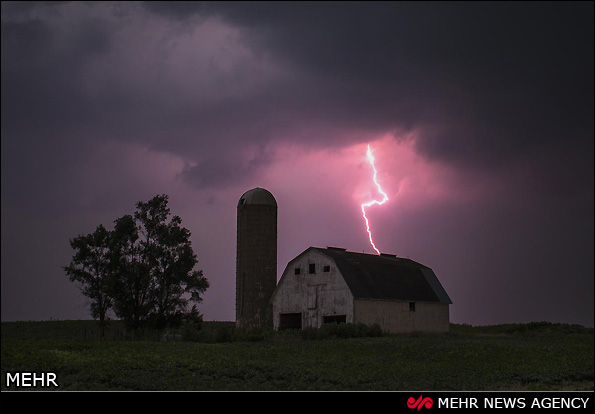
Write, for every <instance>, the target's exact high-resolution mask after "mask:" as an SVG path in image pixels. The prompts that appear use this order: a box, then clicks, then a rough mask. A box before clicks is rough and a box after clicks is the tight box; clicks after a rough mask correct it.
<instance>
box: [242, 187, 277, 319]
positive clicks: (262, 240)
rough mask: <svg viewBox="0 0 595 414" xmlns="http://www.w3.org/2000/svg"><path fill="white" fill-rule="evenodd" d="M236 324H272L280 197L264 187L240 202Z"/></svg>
mask: <svg viewBox="0 0 595 414" xmlns="http://www.w3.org/2000/svg"><path fill="white" fill-rule="evenodd" d="M237 214H238V217H237V220H238V222H237V250H236V326H237V327H239V328H249V327H255V326H272V325H273V319H272V310H271V308H270V304H269V302H270V299H271V296H272V294H273V291H274V290H275V287H276V285H277V201H276V200H275V197H273V195H272V194H271V193H270V192H269V191H267V190H265V189H264V188H254V189H252V190H249V191H246V192H245V193H244V194H243V195H242V197H240V200H239V202H238V213H237Z"/></svg>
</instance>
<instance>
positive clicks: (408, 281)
mask: <svg viewBox="0 0 595 414" xmlns="http://www.w3.org/2000/svg"><path fill="white" fill-rule="evenodd" d="M310 249H313V250H316V251H318V252H320V253H322V254H323V255H325V256H328V257H330V258H332V259H333V260H334V261H335V263H336V264H337V267H338V269H339V271H340V272H341V274H342V275H343V278H344V279H345V282H346V283H347V285H348V286H349V289H350V290H351V293H352V294H353V296H354V297H355V298H356V299H380V300H405V301H419V302H440V303H448V304H450V303H452V301H451V300H450V298H449V297H448V294H447V293H446V291H445V290H444V288H443V287H442V285H441V284H440V281H439V280H438V278H437V277H436V275H435V274H434V272H433V271H432V269H430V268H429V267H427V266H424V265H422V264H420V263H417V262H414V261H413V260H410V259H404V258H401V257H396V256H395V255H384V254H383V255H376V254H365V253H355V252H348V251H347V250H345V249H341V248H336V247H329V248H326V249H323V248H319V247H310V248H309V249H307V250H306V251H308V250H310ZM304 253H305V252H304Z"/></svg>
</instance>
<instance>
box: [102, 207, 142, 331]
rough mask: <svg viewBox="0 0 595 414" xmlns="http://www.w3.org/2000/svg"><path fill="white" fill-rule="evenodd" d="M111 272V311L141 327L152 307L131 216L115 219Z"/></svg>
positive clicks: (134, 225)
mask: <svg viewBox="0 0 595 414" xmlns="http://www.w3.org/2000/svg"><path fill="white" fill-rule="evenodd" d="M110 256H111V263H112V272H111V276H110V284H109V287H110V289H109V291H110V292H111V294H112V296H113V299H114V312H115V314H116V316H118V317H119V318H121V319H123V320H124V321H125V322H126V324H127V325H128V326H129V327H131V328H133V329H134V330H136V329H138V328H140V327H142V326H143V325H144V323H145V322H146V320H147V318H148V317H149V315H150V313H151V309H152V308H153V303H152V302H153V299H152V292H151V291H152V286H151V275H150V272H149V266H148V264H147V263H146V261H145V259H144V257H143V256H144V253H143V251H142V249H141V246H140V244H139V233H138V229H137V227H136V222H135V221H134V218H133V217H132V216H131V215H125V216H123V217H120V218H119V219H117V220H116V221H115V227H114V231H113V234H112V241H111V252H110Z"/></svg>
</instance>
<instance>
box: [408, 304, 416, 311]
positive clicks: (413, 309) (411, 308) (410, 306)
mask: <svg viewBox="0 0 595 414" xmlns="http://www.w3.org/2000/svg"><path fill="white" fill-rule="evenodd" d="M409 311H411V312H415V302H409Z"/></svg>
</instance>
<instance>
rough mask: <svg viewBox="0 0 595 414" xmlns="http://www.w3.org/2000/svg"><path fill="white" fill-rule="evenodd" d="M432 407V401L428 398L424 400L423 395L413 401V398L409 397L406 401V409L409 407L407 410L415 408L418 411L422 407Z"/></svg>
mask: <svg viewBox="0 0 595 414" xmlns="http://www.w3.org/2000/svg"><path fill="white" fill-rule="evenodd" d="M432 405H434V401H432V399H431V398H430V397H426V398H424V397H423V395H420V396H419V398H418V399H417V400H415V398H413V397H409V398H408V399H407V407H409V408H416V407H417V411H419V410H420V409H421V408H422V407H425V408H432Z"/></svg>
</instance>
